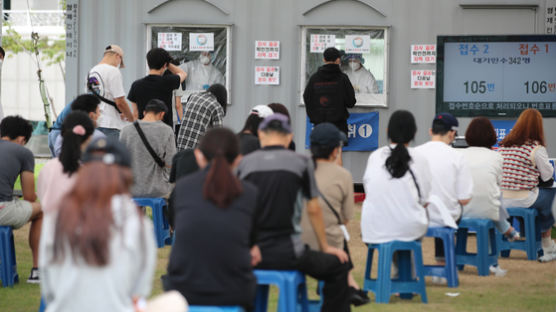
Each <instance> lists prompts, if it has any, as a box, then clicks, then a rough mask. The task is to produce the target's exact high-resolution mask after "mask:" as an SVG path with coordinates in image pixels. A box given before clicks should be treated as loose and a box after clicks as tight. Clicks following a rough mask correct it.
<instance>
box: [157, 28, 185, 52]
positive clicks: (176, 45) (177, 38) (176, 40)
mask: <svg viewBox="0 0 556 312" xmlns="http://www.w3.org/2000/svg"><path fill="white" fill-rule="evenodd" d="M181 37H182V36H181V33H178V32H171V33H167V32H163V33H158V47H159V48H163V49H164V50H166V51H181Z"/></svg>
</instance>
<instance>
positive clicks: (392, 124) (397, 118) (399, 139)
mask: <svg viewBox="0 0 556 312" xmlns="http://www.w3.org/2000/svg"><path fill="white" fill-rule="evenodd" d="M415 132H417V125H416V124H415V118H414V117H413V114H411V113H410V112H409V111H406V110H397V111H395V112H394V113H393V114H392V116H390V121H389V122H388V139H390V141H391V142H392V143H394V144H396V147H395V148H394V149H393V150H392V153H391V154H390V156H389V157H388V158H387V159H386V163H385V165H386V170H388V172H390V175H391V176H392V177H393V178H396V179H398V178H401V177H403V176H404V175H405V173H406V172H407V171H408V170H409V162H410V161H411V156H409V151H408V150H407V148H406V147H405V144H407V143H409V142H411V141H412V140H413V138H415Z"/></svg>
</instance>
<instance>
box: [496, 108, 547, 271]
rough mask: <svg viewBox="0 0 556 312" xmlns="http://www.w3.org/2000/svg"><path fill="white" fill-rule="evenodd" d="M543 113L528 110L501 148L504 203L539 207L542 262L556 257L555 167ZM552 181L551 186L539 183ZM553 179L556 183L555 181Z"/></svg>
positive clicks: (508, 205) (506, 204)
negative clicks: (554, 230)
mask: <svg viewBox="0 0 556 312" xmlns="http://www.w3.org/2000/svg"><path fill="white" fill-rule="evenodd" d="M545 146H546V145H545V140H544V130H543V121H542V115H541V113H540V112H539V111H538V110H536V109H533V108H529V109H526V110H524V111H523V112H522V113H521V115H519V118H518V119H517V121H516V123H515V125H514V127H513V128H512V131H510V133H509V134H508V135H507V136H506V137H505V138H504V139H503V140H502V142H500V148H499V149H498V151H499V152H500V153H501V154H502V157H503V158H504V164H503V167H502V168H503V171H502V174H503V176H502V185H501V188H502V206H503V207H505V208H509V207H522V208H523V209H536V210H537V211H538V212H539V216H538V219H539V226H540V230H541V237H542V238H541V241H542V249H543V256H542V257H540V258H539V260H540V261H541V262H548V261H553V260H556V243H555V242H554V240H553V239H552V238H551V232H552V227H553V226H554V215H553V214H552V207H553V205H554V197H555V195H556V189H555V188H552V187H551V186H552V184H553V182H554V181H553V180H552V176H553V174H554V168H553V167H552V165H551V164H550V162H549V161H548V153H547V151H546V147H545ZM545 181H548V182H549V183H548V184H549V187H539V184H542V182H545ZM551 182H552V183H551Z"/></svg>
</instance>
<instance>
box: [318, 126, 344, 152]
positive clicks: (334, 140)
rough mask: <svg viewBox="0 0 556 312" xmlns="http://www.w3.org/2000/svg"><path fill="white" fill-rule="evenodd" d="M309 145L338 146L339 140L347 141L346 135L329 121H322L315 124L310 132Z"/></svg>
mask: <svg viewBox="0 0 556 312" xmlns="http://www.w3.org/2000/svg"><path fill="white" fill-rule="evenodd" d="M310 139H311V145H320V146H334V147H336V146H338V145H340V142H343V143H347V137H346V135H345V134H344V133H343V132H341V131H340V130H338V128H337V127H336V126H335V125H333V124H331V123H329V122H323V123H320V124H318V125H316V126H315V127H314V128H313V131H312V132H311V136H310Z"/></svg>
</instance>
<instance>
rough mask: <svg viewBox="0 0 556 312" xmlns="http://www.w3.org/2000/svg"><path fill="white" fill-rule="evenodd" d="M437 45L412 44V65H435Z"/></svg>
mask: <svg viewBox="0 0 556 312" xmlns="http://www.w3.org/2000/svg"><path fill="white" fill-rule="evenodd" d="M435 63H436V44H412V45H411V64H435Z"/></svg>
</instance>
